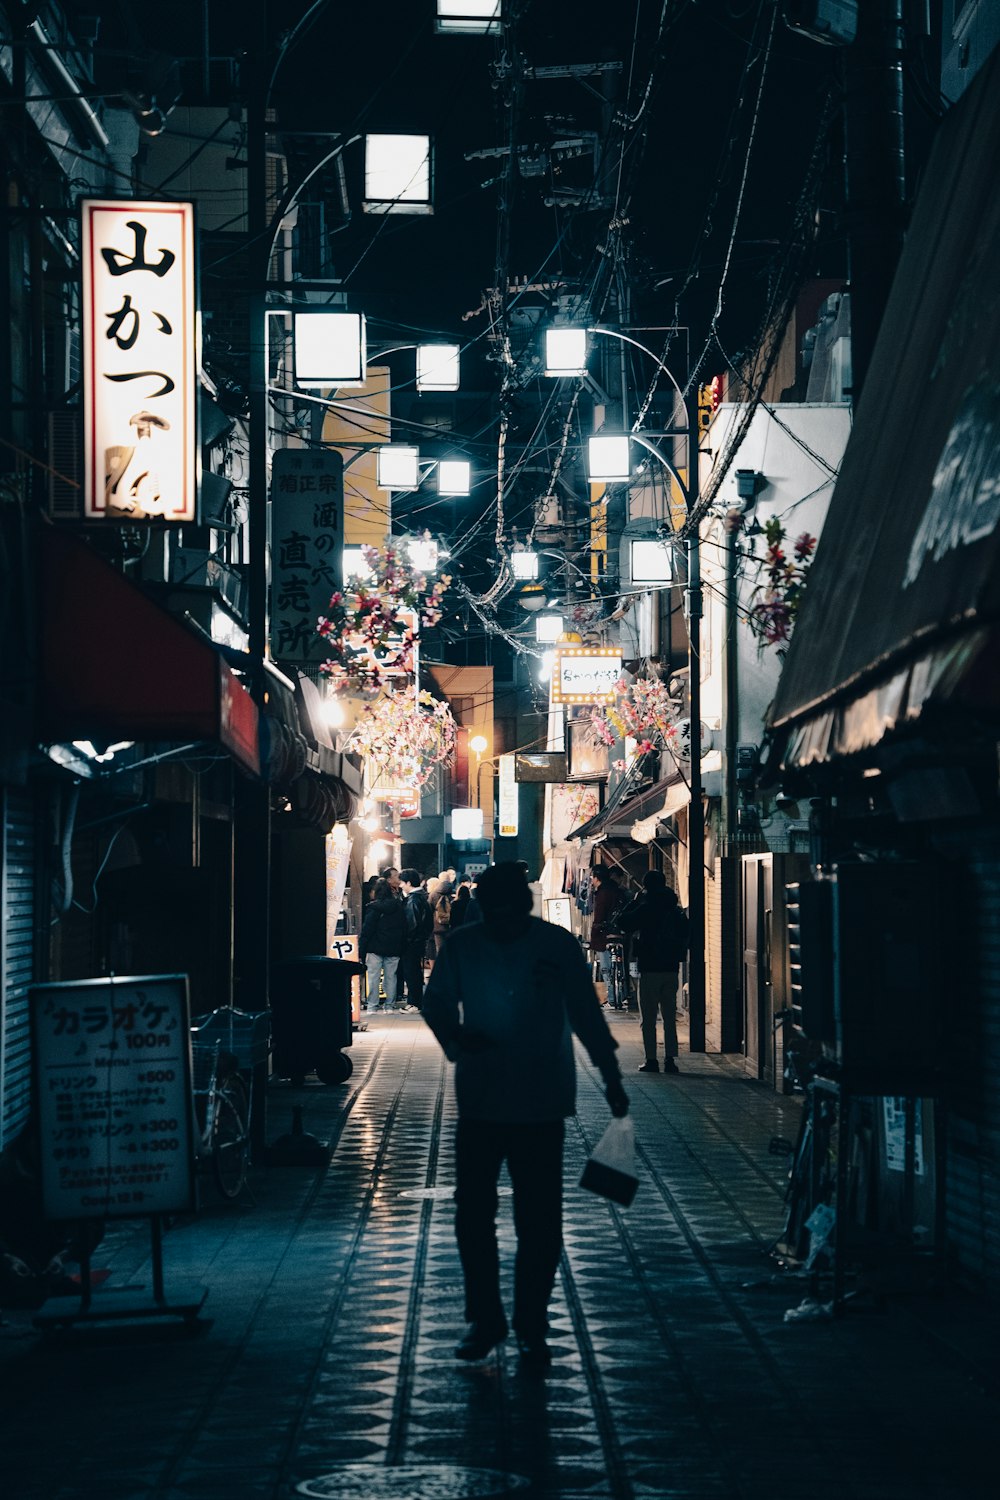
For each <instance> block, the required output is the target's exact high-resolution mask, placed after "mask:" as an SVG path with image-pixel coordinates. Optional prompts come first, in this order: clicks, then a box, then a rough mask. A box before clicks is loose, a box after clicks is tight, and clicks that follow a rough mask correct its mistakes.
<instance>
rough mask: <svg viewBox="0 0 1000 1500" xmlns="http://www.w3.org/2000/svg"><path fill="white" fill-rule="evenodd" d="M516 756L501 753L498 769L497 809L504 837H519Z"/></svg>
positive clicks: (501, 834)
mask: <svg viewBox="0 0 1000 1500" xmlns="http://www.w3.org/2000/svg"><path fill="white" fill-rule="evenodd" d="M515 765H516V757H515V756H514V755H501V757H500V760H499V763H498V766H497V769H498V772H499V775H498V777H497V781H498V783H499V786H498V792H497V810H498V813H499V828H500V837H501V838H502V839H514V838H517V814H518V806H517V780H516V777H515V774H514V772H515Z"/></svg>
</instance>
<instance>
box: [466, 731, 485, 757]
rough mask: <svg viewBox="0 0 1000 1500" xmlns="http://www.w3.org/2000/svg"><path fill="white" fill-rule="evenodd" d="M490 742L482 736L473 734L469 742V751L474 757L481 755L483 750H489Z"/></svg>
mask: <svg viewBox="0 0 1000 1500" xmlns="http://www.w3.org/2000/svg"><path fill="white" fill-rule="evenodd" d="M489 745H490V742H489V740H488V739H487V738H486V736H485V735H484V734H474V735H473V736H472V739H471V740H470V741H469V749H470V750H472V751H473V752H474V754H476V755H482V753H483V751H484V750H488V749H489Z"/></svg>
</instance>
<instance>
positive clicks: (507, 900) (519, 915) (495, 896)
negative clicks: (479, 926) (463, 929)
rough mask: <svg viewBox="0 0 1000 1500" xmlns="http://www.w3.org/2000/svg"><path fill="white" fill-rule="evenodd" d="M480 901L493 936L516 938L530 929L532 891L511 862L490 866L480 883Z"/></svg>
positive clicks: (522, 873) (518, 868)
mask: <svg viewBox="0 0 1000 1500" xmlns="http://www.w3.org/2000/svg"><path fill="white" fill-rule="evenodd" d="M476 898H477V900H478V901H479V905H480V907H481V909H482V913H483V921H484V922H485V923H486V926H487V927H488V928H489V929H490V931H491V933H492V934H493V935H495V936H514V935H516V934H517V933H518V932H522V931H523V930H524V929H525V928H526V927H527V925H528V918H529V917H530V916H531V890H530V888H529V886H528V881H527V878H526V876H525V873H524V871H523V870H522V869H521V867H520V865H517V864H514V863H513V862H511V861H505V862H503V863H501V864H498V865H490V867H489V869H488V870H484V871H483V873H482V874H481V875H480V876H479V878H478V879H477V881H476Z"/></svg>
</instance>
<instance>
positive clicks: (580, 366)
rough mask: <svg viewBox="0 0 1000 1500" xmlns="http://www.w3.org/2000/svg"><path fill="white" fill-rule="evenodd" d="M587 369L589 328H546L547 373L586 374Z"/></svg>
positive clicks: (557, 374)
mask: <svg viewBox="0 0 1000 1500" xmlns="http://www.w3.org/2000/svg"><path fill="white" fill-rule="evenodd" d="M586 371H587V330H586V329H585V328H547V329H546V330H545V373H546V375H552V376H560V375H584V374H586Z"/></svg>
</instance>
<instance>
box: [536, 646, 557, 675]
mask: <svg viewBox="0 0 1000 1500" xmlns="http://www.w3.org/2000/svg"><path fill="white" fill-rule="evenodd" d="M555 660H556V653H555V652H554V651H544V652H543V653H542V659H541V661H540V662H539V664H538V680H539V682H548V681H549V679H550V678H551V676H552V668H553V667H554V665H555Z"/></svg>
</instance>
